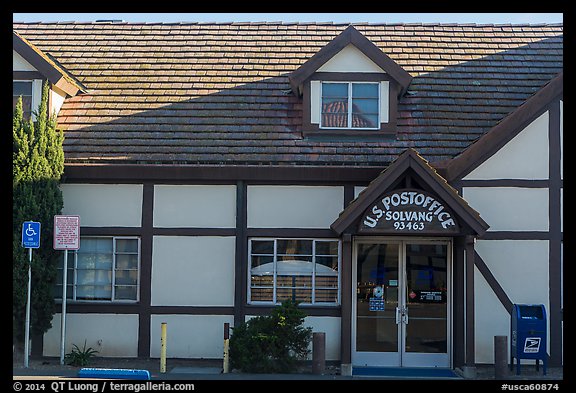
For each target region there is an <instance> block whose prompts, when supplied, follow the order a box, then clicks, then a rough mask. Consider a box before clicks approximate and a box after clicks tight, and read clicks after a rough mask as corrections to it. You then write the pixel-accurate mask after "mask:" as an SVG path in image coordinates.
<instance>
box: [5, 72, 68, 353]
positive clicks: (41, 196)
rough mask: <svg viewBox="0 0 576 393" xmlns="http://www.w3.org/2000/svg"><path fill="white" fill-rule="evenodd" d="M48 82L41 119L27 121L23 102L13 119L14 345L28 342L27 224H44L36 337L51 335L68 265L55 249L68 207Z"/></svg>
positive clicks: (37, 267) (36, 268) (34, 308)
mask: <svg viewBox="0 0 576 393" xmlns="http://www.w3.org/2000/svg"><path fill="white" fill-rule="evenodd" d="M48 92H49V87H48V82H46V83H45V84H44V86H43V89H42V99H41V103H40V106H39V107H38V110H37V111H36V112H35V116H36V119H35V120H32V117H31V118H30V119H24V118H23V112H22V98H21V97H20V99H19V100H18V103H17V105H16V109H15V111H14V116H13V135H12V138H13V139H12V140H13V142H12V143H13V150H12V175H13V176H12V191H13V196H12V225H13V245H12V265H13V266H12V288H13V289H12V328H13V343H14V344H15V345H17V346H18V347H20V346H21V345H22V344H23V342H24V335H25V317H26V300H27V291H28V264H29V256H28V250H27V249H25V248H23V247H22V244H21V240H22V237H21V236H22V223H23V222H24V221H38V222H40V223H41V237H40V248H38V249H33V250H32V255H33V256H32V291H31V312H30V333H31V336H33V335H35V334H42V333H45V332H46V331H47V330H48V329H50V327H51V321H52V317H53V315H54V313H55V302H54V294H53V287H54V283H55V280H56V275H57V268H58V265H59V262H60V261H61V260H62V255H61V252H60V251H55V250H54V249H53V244H52V238H53V229H54V228H53V227H54V223H53V221H54V215H58V214H61V211H62V208H63V206H64V202H63V197H62V192H61V190H60V187H59V183H60V178H61V176H62V173H63V172H64V150H63V146H62V144H63V141H64V134H63V132H62V131H61V130H58V129H57V128H56V119H55V117H56V116H55V115H52V116H49V115H48Z"/></svg>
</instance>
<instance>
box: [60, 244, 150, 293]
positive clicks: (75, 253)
mask: <svg viewBox="0 0 576 393" xmlns="http://www.w3.org/2000/svg"><path fill="white" fill-rule="evenodd" d="M87 238H91V239H112V265H111V269H112V272H111V285H112V291H111V295H110V300H104V299H94V300H91V299H77V298H76V287H77V284H76V283H77V273H78V250H74V251H67V252H71V253H72V254H73V258H74V263H73V277H72V278H73V280H72V282H71V280H70V276H69V275H68V277H69V278H68V282H67V286H71V287H72V291H71V293H72V297H70V298H68V299H67V302H77V303H138V302H139V301H140V278H141V277H140V274H141V271H142V269H141V258H142V250H141V239H140V237H138V236H83V237H81V238H80V244H82V239H87ZM117 240H137V241H138V274H137V276H138V277H137V281H136V300H131V299H115V294H116V241H117ZM68 258H69V259H70V255H69V257H68ZM62 268H63V266H62V265H61V266H58V270H60V271H61V270H62ZM69 270H70V269H69ZM62 284H63V283H62V282H60V283H56V285H59V286H61V287H62ZM68 293H70V292H68ZM56 300H57V301H59V302H61V301H62V296H61V295H60V296H59V297H57V298H56Z"/></svg>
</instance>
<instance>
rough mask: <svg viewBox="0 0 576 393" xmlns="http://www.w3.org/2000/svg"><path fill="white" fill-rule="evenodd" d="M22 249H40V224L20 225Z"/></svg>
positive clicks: (30, 222) (28, 223)
mask: <svg viewBox="0 0 576 393" xmlns="http://www.w3.org/2000/svg"><path fill="white" fill-rule="evenodd" d="M22 247H24V248H40V223H39V222H36V221H25V222H24V223H23V224H22Z"/></svg>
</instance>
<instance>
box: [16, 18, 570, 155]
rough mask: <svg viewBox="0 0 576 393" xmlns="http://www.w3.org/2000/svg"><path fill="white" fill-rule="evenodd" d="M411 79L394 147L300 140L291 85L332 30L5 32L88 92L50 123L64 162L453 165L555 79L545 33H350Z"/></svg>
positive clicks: (556, 58) (46, 27) (465, 29)
mask: <svg viewBox="0 0 576 393" xmlns="http://www.w3.org/2000/svg"><path fill="white" fill-rule="evenodd" d="M354 26H355V28H356V29H357V30H358V31H359V32H361V33H362V34H363V35H365V36H366V37H367V38H368V39H370V40H371V41H372V42H373V43H374V44H375V45H376V46H377V47H378V48H380V49H381V50H382V51H383V52H384V53H385V54H386V55H388V56H389V57H390V58H391V59H393V60H394V61H395V62H397V63H398V64H399V65H400V66H401V67H403V68H404V69H405V70H406V71H407V72H408V73H409V74H410V75H411V76H412V77H413V80H412V83H411V84H410V86H409V89H408V93H407V94H406V95H405V96H404V97H403V98H402V99H401V100H400V101H399V103H398V126H397V137H396V138H395V139H385V140H370V141H367V140H361V139H358V140H346V141H344V140H313V139H305V138H303V137H302V133H301V124H302V99H301V98H297V97H296V96H295V95H294V94H292V93H291V86H290V82H289V79H288V76H289V74H290V73H291V72H292V71H294V70H295V69H297V68H298V67H299V66H301V65H302V64H304V63H305V62H306V61H307V60H308V59H309V58H310V57H311V56H313V55H314V54H315V53H316V52H318V51H319V50H320V49H322V48H323V47H324V46H325V45H327V44H328V43H329V42H330V41H331V40H332V39H334V37H336V36H337V35H338V34H339V33H341V32H342V31H343V30H344V29H345V28H346V27H348V25H347V24H332V23H302V24H299V23H288V24H286V23H280V22H278V23H170V24H161V23H159V24H151V23H142V24H132V23H76V22H64V23H62V22H59V23H14V25H13V28H14V30H15V31H17V32H18V33H19V34H20V35H22V36H23V37H25V38H26V39H27V40H28V41H30V42H31V43H32V44H34V45H35V46H37V47H38V48H39V49H40V50H42V51H43V52H45V53H48V54H50V55H51V56H52V57H53V58H55V59H56V60H57V61H58V63H59V64H61V65H62V66H63V67H65V68H66V69H67V70H68V71H69V72H70V73H71V74H72V75H74V77H76V78H77V79H78V80H79V81H80V82H81V83H82V84H83V85H84V86H85V87H86V88H87V89H88V93H87V94H82V95H78V96H76V97H73V98H70V99H67V100H66V102H65V103H64V105H63V106H62V109H61V112H60V114H59V120H58V124H59V125H60V127H61V128H62V129H63V130H64V132H65V137H66V138H65V154H66V161H67V162H68V163H154V164H158V163H162V164H196V165H197V164H264V165H266V164H276V165H284V164H286V165H295V164H296V165H355V166H386V165H388V164H389V163H390V162H392V161H393V160H394V159H395V158H396V157H397V156H398V154H400V153H401V152H402V151H404V150H405V149H406V148H408V147H412V148H415V149H416V150H417V151H418V152H419V153H420V154H421V155H422V156H423V157H424V158H425V159H426V160H428V161H430V163H432V164H433V163H435V162H440V161H444V160H447V159H451V158H453V157H455V156H456V155H458V154H459V153H461V152H462V151H463V150H464V149H466V148H467V147H468V146H469V145H470V144H471V143H472V142H474V141H475V140H476V139H478V138H479V137H480V136H482V135H483V134H485V133H486V132H487V131H489V130H490V129H491V128H492V127H494V126H495V125H496V124H498V123H499V122H500V121H501V120H502V119H503V118H504V117H506V115H508V114H509V113H511V112H512V111H513V110H514V109H515V108H517V107H518V106H520V105H521V104H522V103H523V102H525V101H526V100H527V99H528V98H529V97H530V96H532V95H533V94H534V93H535V92H536V91H538V90H539V89H540V88H541V87H542V86H544V85H545V84H546V83H547V82H548V81H549V80H551V79H552V78H553V77H554V76H555V75H556V74H558V73H559V72H561V71H562V68H563V27H562V25H561V24H554V25H472V24H466V25H456V24H390V25H385V24H354Z"/></svg>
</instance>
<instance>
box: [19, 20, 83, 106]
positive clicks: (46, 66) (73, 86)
mask: <svg viewBox="0 0 576 393" xmlns="http://www.w3.org/2000/svg"><path fill="white" fill-rule="evenodd" d="M12 48H13V49H14V50H15V51H16V52H17V53H18V54H19V55H20V56H22V57H23V58H24V60H26V61H27V62H28V63H30V64H31V65H32V66H33V67H34V68H36V69H37V70H38V72H40V73H41V74H42V75H44V76H45V77H46V79H47V80H48V81H49V82H50V83H52V84H53V85H54V86H56V87H57V88H59V89H60V90H62V91H63V92H65V93H66V94H67V95H69V96H71V97H74V96H75V95H77V94H78V93H79V92H82V93H86V92H87V90H86V88H85V87H84V86H82V85H81V84H80V83H78V82H76V81H75V80H74V79H73V77H72V76H71V75H69V73H68V72H67V71H66V70H64V69H62V68H61V67H60V66H58V65H57V64H55V63H54V62H53V61H52V60H51V59H50V57H49V56H48V55H47V54H46V53H44V52H42V51H41V50H40V49H38V48H37V47H36V46H34V45H33V44H32V43H30V42H29V41H28V40H26V39H25V38H24V37H22V36H21V35H20V34H18V33H17V32H16V31H14V30H13V31H12Z"/></svg>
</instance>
